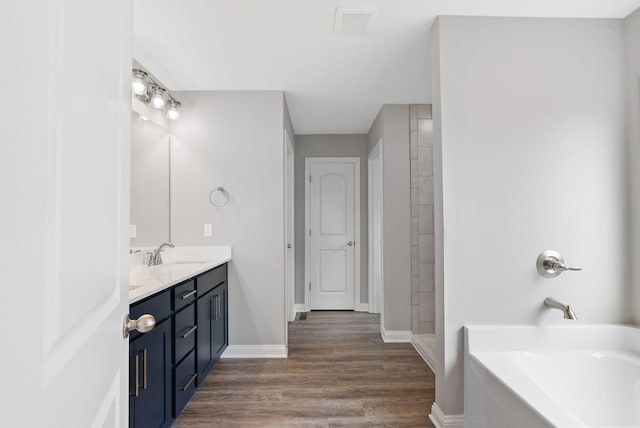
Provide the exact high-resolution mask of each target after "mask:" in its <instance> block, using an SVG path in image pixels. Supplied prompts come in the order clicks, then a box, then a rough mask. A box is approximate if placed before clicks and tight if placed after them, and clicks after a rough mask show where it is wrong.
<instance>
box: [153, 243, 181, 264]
mask: <svg viewBox="0 0 640 428" xmlns="http://www.w3.org/2000/svg"><path fill="white" fill-rule="evenodd" d="M164 247H169V248H175V245H173V244H172V243H171V242H165V243H163V244H160V246H159V247H158V248H157V249H156V250H155V251H154V252H153V254H152V255H151V257H150V258H149V266H157V265H161V264H162V254H160V252H161V251H162V249H163V248H164Z"/></svg>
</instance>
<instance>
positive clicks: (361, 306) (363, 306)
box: [353, 303, 369, 312]
mask: <svg viewBox="0 0 640 428" xmlns="http://www.w3.org/2000/svg"><path fill="white" fill-rule="evenodd" d="M353 310H354V311H356V312H369V304H368V303H356V307H355V308H354V309H353Z"/></svg>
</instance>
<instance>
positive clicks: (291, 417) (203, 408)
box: [174, 311, 435, 428]
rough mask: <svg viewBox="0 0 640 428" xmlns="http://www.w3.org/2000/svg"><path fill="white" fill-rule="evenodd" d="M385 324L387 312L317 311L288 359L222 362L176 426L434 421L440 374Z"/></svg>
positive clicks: (299, 328)
mask: <svg viewBox="0 0 640 428" xmlns="http://www.w3.org/2000/svg"><path fill="white" fill-rule="evenodd" d="M379 330H380V316H379V315H374V314H368V313H361V312H337V311H319V312H317V311H316V312H310V313H309V314H308V318H307V320H302V321H295V322H293V323H289V358H288V359H237V360H236V359H222V360H220V361H219V362H218V364H217V365H216V367H215V369H214V370H213V372H212V373H211V374H210V375H209V376H208V377H207V379H206V381H205V383H204V384H203V385H202V387H200V389H199V390H198V391H197V392H196V394H195V396H194V397H193V399H192V400H191V403H190V404H189V405H188V406H187V408H186V409H185V410H184V411H183V413H182V414H181V415H180V417H179V418H178V420H177V421H176V423H175V425H174V426H175V427H179V428H195V427H198V428H204V427H267V426H270V427H292V426H306V427H341V426H349V427H352V426H362V427H374V426H376V427H380V426H393V427H401V426H402V427H431V426H432V425H431V424H430V422H429V420H428V415H429V411H430V409H431V404H432V402H433V400H434V397H435V376H434V374H433V373H432V372H431V370H429V368H428V367H427V365H426V364H425V363H424V361H423V360H422V359H421V358H420V356H419V355H418V354H417V352H416V351H415V350H414V349H413V347H412V346H411V344H408V343H387V344H385V343H383V342H382V339H381V337H380V332H379Z"/></svg>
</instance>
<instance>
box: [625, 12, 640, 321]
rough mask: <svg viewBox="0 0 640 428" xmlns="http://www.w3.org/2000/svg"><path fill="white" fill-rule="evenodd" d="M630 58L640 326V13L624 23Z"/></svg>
mask: <svg viewBox="0 0 640 428" xmlns="http://www.w3.org/2000/svg"><path fill="white" fill-rule="evenodd" d="M624 28H625V42H626V57H627V97H628V98H627V141H628V151H629V152H628V153H629V165H628V168H629V181H630V183H629V208H630V209H629V213H630V214H629V215H630V218H629V220H630V228H631V251H630V255H629V261H630V263H629V265H630V266H631V278H630V281H629V284H630V287H631V289H630V294H631V295H632V296H633V298H632V299H630V301H631V302H632V305H633V307H632V314H633V321H634V323H635V324H640V263H634V262H633V261H637V260H640V220H639V219H640V9H637V10H636V11H635V12H634V13H632V14H631V15H629V16H628V17H627V19H625V21H624Z"/></svg>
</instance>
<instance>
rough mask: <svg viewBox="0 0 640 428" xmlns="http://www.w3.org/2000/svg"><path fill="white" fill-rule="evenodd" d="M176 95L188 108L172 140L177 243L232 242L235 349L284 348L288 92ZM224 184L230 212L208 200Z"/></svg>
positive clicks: (231, 312) (173, 217) (231, 302)
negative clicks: (206, 233)
mask: <svg viewBox="0 0 640 428" xmlns="http://www.w3.org/2000/svg"><path fill="white" fill-rule="evenodd" d="M174 95H175V97H176V98H177V99H179V100H180V101H181V102H182V106H183V107H182V112H181V116H180V120H179V121H177V122H176V123H175V125H174V126H173V134H174V135H173V137H172V140H171V224H172V225H171V231H172V239H173V242H174V243H175V244H176V245H231V247H232V251H233V261H232V262H231V264H230V269H229V342H230V344H231V345H284V344H285V329H286V319H285V310H284V296H285V294H284V251H283V248H284V228H283V226H284V162H283V138H284V136H283V123H284V121H285V118H284V117H283V111H284V98H283V93H282V92H281V91H232V92H176V93H175V94H174ZM218 186H222V187H224V188H225V189H227V190H228V192H229V195H230V200H229V204H228V205H227V206H225V207H223V208H216V207H214V206H213V205H211V204H210V203H209V199H208V197H209V192H210V191H211V190H212V189H214V188H215V187H218ZM205 223H211V224H213V237H212V238H205V237H203V224H205Z"/></svg>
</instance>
